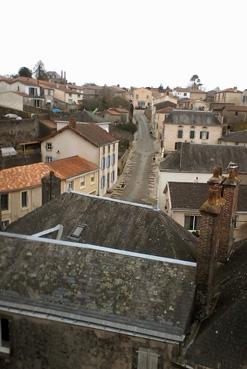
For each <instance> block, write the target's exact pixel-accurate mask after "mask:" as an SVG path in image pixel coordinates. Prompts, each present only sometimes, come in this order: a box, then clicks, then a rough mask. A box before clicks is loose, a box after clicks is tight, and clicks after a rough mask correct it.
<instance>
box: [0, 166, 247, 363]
mask: <svg viewBox="0 0 247 369" xmlns="http://www.w3.org/2000/svg"><path fill="white" fill-rule="evenodd" d="M237 191H238V177H237V171H236V169H235V167H234V166H231V167H230V168H229V176H228V177H227V178H226V179H225V180H224V182H222V178H221V176H220V175H219V173H218V174H217V173H214V176H213V177H212V178H211V179H210V180H209V196H208V199H207V200H206V201H205V202H204V204H203V205H202V206H201V208H200V212H201V217H202V219H201V229H200V235H201V237H200V239H199V242H197V241H196V239H195V238H194V237H193V236H192V235H190V233H188V232H187V231H185V230H184V229H183V228H182V227H181V226H179V225H178V224H176V222H174V221H173V220H172V219H170V218H169V217H168V216H167V215H165V214H164V213H162V212H160V211H159V210H157V209H156V210H154V209H152V208H150V207H148V206H145V205H140V204H133V203H127V202H124V201H117V200H112V199H107V198H97V197H94V196H89V195H79V194H76V193H65V194H63V195H61V197H60V198H56V199H54V200H52V201H50V202H48V203H47V204H45V205H44V206H43V207H41V208H39V209H36V210H35V211H34V212H32V213H30V214H27V215H26V216H25V217H23V218H21V219H20V220H19V221H17V222H16V223H13V224H12V225H10V226H9V227H8V233H1V234H0V255H1V258H0V267H1V274H0V291H1V292H0V317H1V333H2V334H1V337H2V340H1V345H0V364H1V368H3V369H10V368H15V367H17V365H18V367H19V368H20V369H24V368H25V369H29V368H30V369H31V368H33V367H37V368H42V367H48V368H53V367H54V368H56V369H60V368H61V369H62V368H63V369H69V368H71V367H73V368H75V369H77V368H78V369H79V368H80V369H88V368H95V367H96V368H101V369H106V368H107V369H109V368H110V369H113V368H114V369H118V368H119V369H120V368H121V369H143V368H145V369H165V368H178V367H180V368H188V367H189V368H193V369H199V368H200V369H201V368H207V369H218V368H224V369H242V368H244V367H245V365H246V363H247V355H246V350H245V339H246V329H245V328H246V323H247V314H246V309H245V304H246V293H247V280H246V260H247V258H246V250H247V249H246V240H245V241H243V242H241V243H240V244H238V245H236V244H233V243H232V238H231V236H232V228H231V226H230V225H231V223H232V219H233V217H234V213H235V211H234V209H235V207H236V201H237ZM126 218H128V220H129V221H128V222H126ZM102 219H104V222H102ZM58 224H59V226H57V225H58ZM143 229H145V231H143ZM221 230H222V231H223V232H221ZM44 236H45V237H44ZM195 247H196V251H197V256H196V259H197V263H196V264H195V263H194V262H193V260H194V256H193V248H195ZM236 247H237V248H236ZM191 258H192V259H191ZM216 262H217V263H216ZM219 263H220V264H219ZM219 265H220V266H219ZM216 266H218V267H216ZM215 296H217V300H215ZM192 322H193V325H192V326H191V323H192ZM239 323H241V324H239ZM190 328H192V329H190ZM197 332H199V333H198V334H197ZM185 335H186V336H187V340H185ZM223 348H224V350H223Z"/></svg>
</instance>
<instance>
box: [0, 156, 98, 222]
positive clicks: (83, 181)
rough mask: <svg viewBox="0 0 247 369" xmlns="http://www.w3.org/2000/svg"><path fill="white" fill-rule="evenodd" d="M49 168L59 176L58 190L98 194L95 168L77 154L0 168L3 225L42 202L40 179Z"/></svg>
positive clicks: (47, 172) (48, 171)
mask: <svg viewBox="0 0 247 369" xmlns="http://www.w3.org/2000/svg"><path fill="white" fill-rule="evenodd" d="M50 171H53V172H54V174H55V175H56V176H57V177H58V178H60V179H61V189H60V192H64V191H67V190H68V189H73V190H75V191H79V192H86V193H92V194H95V195H96V194H98V168H97V166H96V165H95V164H93V163H90V162H88V161H87V160H85V159H82V158H80V157H79V156H74V157H70V158H67V159H62V160H57V161H56V162H52V163H35V164H30V165H22V166H18V167H12V168H9V169H4V170H1V171H0V198H1V209H0V210H1V224H2V227H3V228H5V227H6V226H7V225H8V224H9V223H11V222H13V221H15V220H16V219H18V218H20V217H22V216H23V215H25V214H27V213H29V212H30V211H32V210H34V209H36V208H37V207H39V206H41V205H42V195H41V193H42V188H41V179H42V177H44V176H46V175H47V174H49V173H50Z"/></svg>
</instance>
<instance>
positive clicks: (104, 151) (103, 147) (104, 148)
mask: <svg viewBox="0 0 247 369" xmlns="http://www.w3.org/2000/svg"><path fill="white" fill-rule="evenodd" d="M103 154H105V146H103Z"/></svg>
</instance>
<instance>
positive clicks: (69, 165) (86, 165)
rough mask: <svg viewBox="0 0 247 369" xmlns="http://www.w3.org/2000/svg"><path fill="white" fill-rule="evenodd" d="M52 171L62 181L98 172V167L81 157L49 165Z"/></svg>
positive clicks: (61, 160)
mask: <svg viewBox="0 0 247 369" xmlns="http://www.w3.org/2000/svg"><path fill="white" fill-rule="evenodd" d="M47 165H48V166H49V167H50V169H51V170H53V171H54V172H55V174H56V176H58V177H59V178H61V179H66V178H71V177H75V176H78V175H80V174H83V173H88V172H92V171H94V170H97V168H98V167H97V165H96V164H94V163H91V162H90V161H88V160H86V159H83V158H81V157H80V156H72V157H70V158H66V159H60V160H56V161H52V162H50V163H47Z"/></svg>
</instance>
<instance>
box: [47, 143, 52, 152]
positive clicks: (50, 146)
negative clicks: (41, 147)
mask: <svg viewBox="0 0 247 369" xmlns="http://www.w3.org/2000/svg"><path fill="white" fill-rule="evenodd" d="M46 150H47V151H51V150H52V143H51V142H46Z"/></svg>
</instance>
